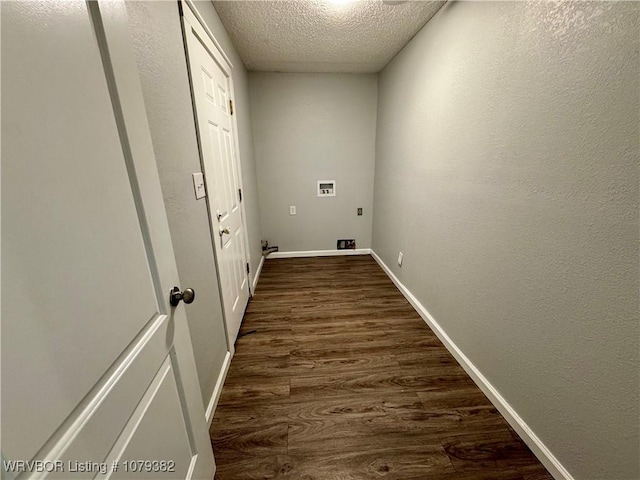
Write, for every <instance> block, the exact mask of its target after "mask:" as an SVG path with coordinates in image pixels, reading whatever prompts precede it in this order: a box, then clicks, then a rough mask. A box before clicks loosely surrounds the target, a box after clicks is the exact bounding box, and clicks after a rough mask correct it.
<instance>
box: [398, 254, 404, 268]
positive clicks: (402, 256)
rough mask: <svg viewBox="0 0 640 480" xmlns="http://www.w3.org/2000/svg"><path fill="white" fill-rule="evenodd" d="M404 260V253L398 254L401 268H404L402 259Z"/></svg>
mask: <svg viewBox="0 0 640 480" xmlns="http://www.w3.org/2000/svg"><path fill="white" fill-rule="evenodd" d="M403 258H404V253H402V252H400V253H399V254H398V266H399V267H401V266H402V259H403Z"/></svg>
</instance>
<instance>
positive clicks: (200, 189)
mask: <svg viewBox="0 0 640 480" xmlns="http://www.w3.org/2000/svg"><path fill="white" fill-rule="evenodd" d="M193 189H194V191H195V192H196V200H198V199H200V198H202V197H206V196H207V191H206V190H205V188H204V176H203V175H202V172H198V173H194V174H193Z"/></svg>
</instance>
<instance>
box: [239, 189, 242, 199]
mask: <svg viewBox="0 0 640 480" xmlns="http://www.w3.org/2000/svg"><path fill="white" fill-rule="evenodd" d="M238 197H240V201H242V189H241V188H239V189H238Z"/></svg>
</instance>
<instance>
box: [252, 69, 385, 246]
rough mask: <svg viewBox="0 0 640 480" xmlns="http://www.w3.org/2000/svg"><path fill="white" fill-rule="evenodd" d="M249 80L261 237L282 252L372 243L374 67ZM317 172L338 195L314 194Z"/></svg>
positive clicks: (258, 76)
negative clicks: (361, 71)
mask: <svg viewBox="0 0 640 480" xmlns="http://www.w3.org/2000/svg"><path fill="white" fill-rule="evenodd" d="M250 87H251V88H250V91H251V112H252V118H253V135H254V137H253V138H254V144H255V149H256V167H257V170H258V177H259V182H258V188H259V191H260V217H261V219H262V227H263V234H264V236H265V238H266V239H267V240H269V243H270V244H271V245H278V247H279V248H280V251H281V252H290V251H309V250H335V249H336V241H337V240H338V239H350V238H354V239H355V240H356V246H357V248H370V247H371V219H372V205H373V168H374V161H375V151H374V148H375V133H376V131H375V129H376V102H377V75H366V74H334V73H330V74H326V73H251V75H250ZM319 180H335V181H336V196H335V197H324V198H319V197H318V196H317V192H316V189H317V182H318V181H319ZM289 206H295V207H296V209H297V210H296V211H297V213H296V215H290V214H289ZM359 207H362V208H363V215H362V216H358V215H357V209H358V208H359Z"/></svg>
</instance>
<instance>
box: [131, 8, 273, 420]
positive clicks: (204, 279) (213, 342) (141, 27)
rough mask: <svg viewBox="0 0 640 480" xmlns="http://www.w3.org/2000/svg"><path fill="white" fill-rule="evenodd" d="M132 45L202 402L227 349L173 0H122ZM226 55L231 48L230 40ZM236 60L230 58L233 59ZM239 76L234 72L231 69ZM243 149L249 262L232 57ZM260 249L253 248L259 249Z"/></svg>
mask: <svg viewBox="0 0 640 480" xmlns="http://www.w3.org/2000/svg"><path fill="white" fill-rule="evenodd" d="M199 8H200V10H201V12H202V14H203V15H204V14H205V13H208V14H209V17H208V18H207V21H208V22H209V27H210V28H211V29H212V31H213V33H214V35H215V36H216V38H218V39H219V40H220V41H222V40H223V39H224V38H226V32H224V30H223V31H220V30H219V25H218V23H219V22H218V23H215V22H214V20H215V18H217V17H216V14H215V11H214V10H213V5H212V4H211V3H208V2H207V3H205V2H203V3H202V4H200V5H199ZM127 12H128V13H129V17H130V27H131V33H132V36H133V44H134V48H135V52H136V57H137V61H138V68H139V72H140V80H141V83H142V90H143V94H144V99H145V106H146V109H147V114H148V118H149V126H150V129H151V136H152V139H153V144H154V150H155V154H156V160H157V162H158V170H159V173H160V180H161V184H162V192H163V196H164V200H165V206H166V209H167V216H168V219H169V227H170V230H171V239H172V241H173V246H174V250H175V255H176V261H177V264H178V273H179V275H180V282H181V284H182V287H185V288H186V287H192V288H194V289H195V291H196V295H197V297H196V298H197V300H196V301H195V302H194V303H193V304H191V305H189V306H188V307H187V308H186V312H187V318H188V322H189V330H190V332H191V339H192V342H193V349H194V354H195V357H196V365H197V369H198V376H199V380H200V386H201V389H202V397H203V400H204V404H205V408H206V406H207V404H208V402H209V400H210V398H211V395H212V392H213V390H214V387H215V382H216V380H217V378H218V375H219V373H220V369H221V367H222V363H223V360H224V357H225V354H226V352H227V344H226V335H225V330H224V321H223V317H222V307H221V301H220V294H219V290H218V283H217V279H216V266H215V261H214V254H213V246H212V243H211V234H210V229H209V219H208V213H207V206H206V200H205V199H204V198H203V199H200V200H196V199H195V196H194V192H193V182H192V177H191V174H192V173H194V172H199V171H201V166H200V158H199V153H198V144H197V139H196V127H195V121H194V116H193V107H192V103H191V94H190V88H189V77H188V73H187V63H186V57H185V51H184V44H183V40H182V30H181V26H180V16H179V12H178V4H177V2H155V1H151V2H127ZM225 51H226V52H227V54H228V55H231V53H235V52H232V51H231V50H230V49H229V47H228V46H227V47H226V49H225ZM232 60H233V57H232ZM236 74H237V75H236ZM234 76H236V77H237V79H235V89H236V96H237V100H236V103H237V113H238V122H239V135H240V149H241V155H242V159H243V162H246V163H247V164H248V165H247V167H245V165H244V163H243V174H244V175H245V178H244V185H245V199H246V201H247V205H246V209H247V216H248V217H249V218H248V220H249V222H248V230H249V238H250V241H251V242H252V252H251V261H252V264H253V266H254V268H253V272H255V271H256V267H257V264H258V262H259V261H260V255H261V252H260V227H259V224H257V199H256V187H255V168H253V165H252V164H253V156H252V139H251V131H250V125H249V121H248V118H249V116H250V115H249V111H248V106H249V104H248V101H247V100H246V99H247V96H248V95H247V85H246V72H245V71H244V67H243V66H242V63H240V62H234ZM256 252H257V253H256Z"/></svg>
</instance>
